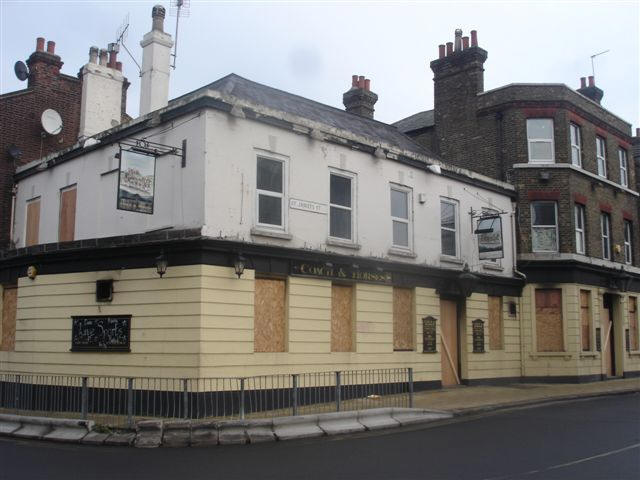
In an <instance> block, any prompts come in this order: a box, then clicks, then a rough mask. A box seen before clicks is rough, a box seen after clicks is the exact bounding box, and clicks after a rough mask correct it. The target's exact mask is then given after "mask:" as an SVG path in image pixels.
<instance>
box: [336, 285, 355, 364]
mask: <svg viewBox="0 0 640 480" xmlns="http://www.w3.org/2000/svg"><path fill="white" fill-rule="evenodd" d="M331 351H332V352H352V351H353V287H351V286H348V285H331Z"/></svg>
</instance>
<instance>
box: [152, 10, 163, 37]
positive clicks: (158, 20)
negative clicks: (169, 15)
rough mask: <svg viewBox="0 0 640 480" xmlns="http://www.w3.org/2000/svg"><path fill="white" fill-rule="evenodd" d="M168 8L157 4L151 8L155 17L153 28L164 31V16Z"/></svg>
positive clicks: (153, 17)
mask: <svg viewBox="0 0 640 480" xmlns="http://www.w3.org/2000/svg"><path fill="white" fill-rule="evenodd" d="M165 15H166V10H165V9H164V7H163V6H162V5H156V6H154V7H153V9H152V10H151V18H152V19H153V23H152V29H153V30H158V31H160V32H164V17H165Z"/></svg>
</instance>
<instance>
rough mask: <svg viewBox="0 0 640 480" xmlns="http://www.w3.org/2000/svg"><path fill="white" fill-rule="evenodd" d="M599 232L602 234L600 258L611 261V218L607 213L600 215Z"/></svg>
mask: <svg viewBox="0 0 640 480" xmlns="http://www.w3.org/2000/svg"><path fill="white" fill-rule="evenodd" d="M600 231H601V232H602V258H604V259H605V260H611V217H610V216H609V214H608V213H605V212H602V213H601V214H600Z"/></svg>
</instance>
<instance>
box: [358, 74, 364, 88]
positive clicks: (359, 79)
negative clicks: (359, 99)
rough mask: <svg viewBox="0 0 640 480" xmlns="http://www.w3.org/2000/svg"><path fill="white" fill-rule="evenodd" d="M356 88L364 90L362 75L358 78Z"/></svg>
mask: <svg viewBox="0 0 640 480" xmlns="http://www.w3.org/2000/svg"><path fill="white" fill-rule="evenodd" d="M358 88H364V75H360V76H359V77H358Z"/></svg>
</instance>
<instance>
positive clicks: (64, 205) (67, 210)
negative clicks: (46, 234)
mask: <svg viewBox="0 0 640 480" xmlns="http://www.w3.org/2000/svg"><path fill="white" fill-rule="evenodd" d="M76 192H77V190H76V186H75V185H74V186H72V187H68V188H66V189H64V190H61V191H60V221H59V224H58V241H59V242H71V241H73V240H74V238H75V231H76Z"/></svg>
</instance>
